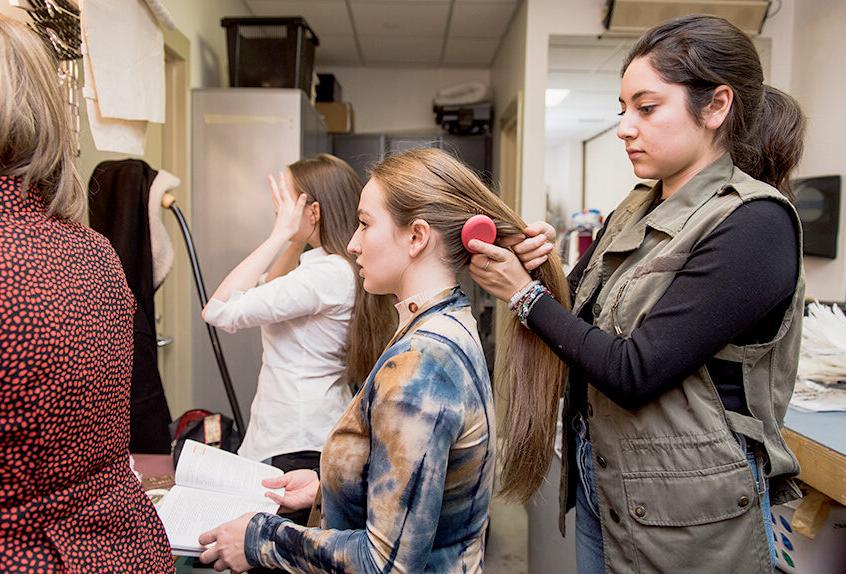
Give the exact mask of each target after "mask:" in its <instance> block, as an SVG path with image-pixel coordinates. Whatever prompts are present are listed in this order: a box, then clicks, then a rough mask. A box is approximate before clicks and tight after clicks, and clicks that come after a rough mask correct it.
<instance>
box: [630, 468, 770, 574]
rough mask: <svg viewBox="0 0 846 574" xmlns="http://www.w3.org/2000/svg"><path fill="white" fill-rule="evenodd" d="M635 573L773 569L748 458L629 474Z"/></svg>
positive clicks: (759, 573) (742, 573)
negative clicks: (696, 468) (689, 468)
mask: <svg viewBox="0 0 846 574" xmlns="http://www.w3.org/2000/svg"><path fill="white" fill-rule="evenodd" d="M623 483H624V487H625V500H626V505H627V511H628V516H627V517H626V518H627V519H628V521H629V523H630V527H629V533H630V536H631V544H632V549H633V550H634V553H635V556H634V557H635V562H636V564H637V568H636V572H639V573H642V574H646V573H649V574H653V573H654V574H659V573H660V574H664V573H668V572H674V573H675V572H679V573H681V572H732V573H735V574H764V573H765V572H771V571H772V566H771V565H770V556H769V547H768V544H767V538H766V532H765V530H764V522H763V516H762V513H761V506H760V503H759V501H758V496H757V494H756V492H755V483H754V479H753V476H752V471H751V470H750V468H749V465H748V464H747V463H746V462H745V461H743V462H737V463H732V464H729V465H725V466H719V467H714V468H706V469H701V470H699V471H685V472H650V473H639V474H636V475H633V474H629V475H624V476H623Z"/></svg>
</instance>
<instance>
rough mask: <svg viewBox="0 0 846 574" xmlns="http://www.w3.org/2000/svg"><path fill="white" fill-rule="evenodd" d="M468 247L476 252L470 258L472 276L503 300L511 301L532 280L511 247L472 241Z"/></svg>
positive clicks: (476, 240) (481, 285) (486, 289)
mask: <svg viewBox="0 0 846 574" xmlns="http://www.w3.org/2000/svg"><path fill="white" fill-rule="evenodd" d="M468 247H470V249H472V250H473V251H474V252H475V253H476V254H475V255H473V257H472V258H471V259H470V277H472V278H473V281H475V282H476V283H478V284H479V286H480V287H481V288H482V289H484V290H485V291H487V292H488V293H490V294H491V295H493V296H494V297H496V298H497V299H500V300H502V301H509V300H510V299H511V297H512V296H513V295H514V294H515V293H516V292H517V291H519V290H520V289H522V288H523V287H525V286H526V285H527V284H528V283H530V282H531V281H532V278H531V277H530V276H529V273H528V271H526V269H525V268H524V267H523V264H522V263H521V262H520V260H519V259H518V258H517V255H515V254H514V252H513V251H511V250H510V249H506V248H504V247H499V246H497V245H492V244H490V243H484V242H482V241H479V240H478V239H474V240H472V241H470V243H469V245H468Z"/></svg>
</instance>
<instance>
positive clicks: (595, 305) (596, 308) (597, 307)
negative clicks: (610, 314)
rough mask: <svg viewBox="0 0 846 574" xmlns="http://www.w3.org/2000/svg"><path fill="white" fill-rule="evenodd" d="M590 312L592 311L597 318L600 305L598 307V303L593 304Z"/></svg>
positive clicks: (600, 308)
mask: <svg viewBox="0 0 846 574" xmlns="http://www.w3.org/2000/svg"><path fill="white" fill-rule="evenodd" d="M591 311H593V316H594V317H599V314H600V313H602V305H600V304H599V303H594V304H593V308H592V309H591Z"/></svg>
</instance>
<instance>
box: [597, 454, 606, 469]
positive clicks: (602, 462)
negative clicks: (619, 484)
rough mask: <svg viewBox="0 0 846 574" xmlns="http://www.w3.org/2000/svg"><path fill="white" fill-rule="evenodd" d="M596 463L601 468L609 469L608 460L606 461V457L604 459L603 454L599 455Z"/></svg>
mask: <svg viewBox="0 0 846 574" xmlns="http://www.w3.org/2000/svg"><path fill="white" fill-rule="evenodd" d="M596 463H597V464H598V465H599V466H601V467H602V468H607V467H608V461H607V460H605V457H604V456H602V455H601V454H600V455H597V457H596Z"/></svg>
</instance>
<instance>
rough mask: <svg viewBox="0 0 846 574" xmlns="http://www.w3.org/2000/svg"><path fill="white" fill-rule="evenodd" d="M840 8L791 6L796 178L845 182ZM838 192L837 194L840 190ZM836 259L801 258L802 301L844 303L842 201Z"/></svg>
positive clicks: (843, 10)
mask: <svg viewBox="0 0 846 574" xmlns="http://www.w3.org/2000/svg"><path fill="white" fill-rule="evenodd" d="M844 30H846V3H844V2H843V1H842V0H803V1H802V2H796V6H795V22H794V41H793V48H794V53H793V70H792V72H793V82H792V86H791V90H790V93H791V94H792V95H793V96H794V97H795V98H796V99H797V100H798V101H799V104H800V105H801V106H802V110H803V111H804V112H805V115H806V116H807V118H808V131H807V135H806V137H805V155H804V159H803V160H802V163H801V164H800V167H799V170H798V175H800V176H816V175H838V174H839V175H840V176H841V177H844V178H846V154H844V152H843V134H844V133H846V114H844V113H843V94H846V68H844V66H843V61H842V55H843V54H846V35H844ZM841 193H843V190H841ZM837 254H838V257H837V259H833V260H832V259H822V258H819V257H807V258H806V259H805V272H806V274H807V291H806V295H807V296H808V297H816V298H819V299H820V300H825V301H843V300H844V298H846V197H844V198H842V199H841V204H840V236H839V245H838V248H837Z"/></svg>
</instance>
